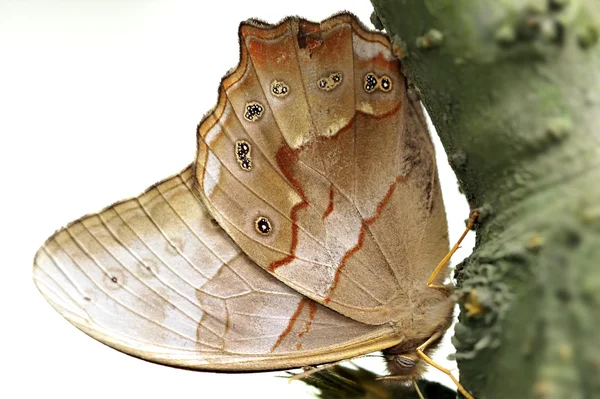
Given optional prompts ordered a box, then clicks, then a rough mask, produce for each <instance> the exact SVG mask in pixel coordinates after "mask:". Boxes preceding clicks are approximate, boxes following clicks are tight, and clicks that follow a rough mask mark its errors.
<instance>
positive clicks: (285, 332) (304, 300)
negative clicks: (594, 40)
mask: <svg viewBox="0 0 600 399" xmlns="http://www.w3.org/2000/svg"><path fill="white" fill-rule="evenodd" d="M308 300H309V299H308V298H302V299H301V300H300V302H298V308H296V311H295V312H294V314H293V315H292V317H290V321H289V322H288V325H287V327H286V328H285V330H283V332H282V333H281V334H280V335H279V338H277V342H275V345H273V347H272V348H271V352H273V351H274V350H275V349H277V347H278V346H279V345H280V344H281V343H282V342H283V340H284V339H285V337H287V336H288V334H289V333H290V332H291V331H292V328H294V324H296V320H298V317H299V316H300V313H302V309H303V308H304V305H305V304H306V303H307V302H308Z"/></svg>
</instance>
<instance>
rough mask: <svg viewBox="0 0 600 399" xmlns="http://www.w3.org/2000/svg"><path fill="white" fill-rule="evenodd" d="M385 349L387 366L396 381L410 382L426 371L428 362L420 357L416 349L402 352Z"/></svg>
mask: <svg viewBox="0 0 600 399" xmlns="http://www.w3.org/2000/svg"><path fill="white" fill-rule="evenodd" d="M388 351H389V349H388V350H386V351H384V356H385V359H386V361H387V367H388V370H389V372H390V375H391V376H393V380H394V381H401V382H410V381H412V380H413V379H418V378H419V377H420V376H421V375H423V373H424V372H425V367H426V363H425V362H424V361H423V360H421V358H419V356H418V355H417V352H416V350H415V351H413V352H405V353H401V354H391V353H389V352H388Z"/></svg>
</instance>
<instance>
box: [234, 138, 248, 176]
mask: <svg viewBox="0 0 600 399" xmlns="http://www.w3.org/2000/svg"><path fill="white" fill-rule="evenodd" d="M234 150H235V151H234V152H235V159H236V160H237V162H238V164H239V165H240V168H242V170H245V171H246V172H249V171H251V170H252V158H250V152H252V146H250V143H248V142H247V141H245V140H238V141H236V142H235V147H234Z"/></svg>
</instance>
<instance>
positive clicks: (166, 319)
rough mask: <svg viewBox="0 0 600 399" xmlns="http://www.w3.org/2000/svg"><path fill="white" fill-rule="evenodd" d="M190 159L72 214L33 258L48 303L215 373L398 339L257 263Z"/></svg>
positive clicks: (132, 345) (113, 340) (113, 338)
mask: <svg viewBox="0 0 600 399" xmlns="http://www.w3.org/2000/svg"><path fill="white" fill-rule="evenodd" d="M192 184H193V174H192V168H191V167H189V168H187V169H186V170H184V171H183V172H182V173H181V174H179V175H176V176H174V177H171V178H169V179H167V180H165V181H163V182H161V183H159V184H157V185H156V186H153V187H152V188H150V189H149V190H148V191H146V192H145V193H144V194H142V195H141V196H140V197H138V198H134V199H130V200H126V201H123V202H120V203H118V204H115V205H113V206H111V207H109V208H107V209H105V210H104V211H102V212H100V213H98V214H95V215H90V216H86V217H84V218H82V219H80V220H77V221H75V222H73V223H71V224H70V225H69V226H68V227H66V228H63V229H61V230H60V231H58V232H57V233H56V234H55V235H54V236H52V237H51V238H50V239H49V240H48V241H47V242H46V244H45V245H44V246H43V247H42V248H41V249H40V250H39V252H38V254H37V255H36V257H35V266H34V278H35V283H36V285H37V286H38V288H39V290H40V291H41V292H42V294H43V295H44V296H45V297H46V299H47V300H48V301H49V302H50V303H51V304H52V306H53V307H54V308H55V309H56V310H57V311H58V312H59V313H61V314H62V315H63V316H64V317H66V318H67V319H68V320H69V321H70V322H71V323H73V324H74V325H75V326H77V327H78V328H79V329H81V330H83V331H84V332H86V333H87V334H89V335H91V336H92V337H94V338H96V339H98V340H100V341H102V342H104V343H106V344H108V345H110V346H112V347H114V348H116V349H119V350H121V351H123V352H126V353H129V354H131V355H134V356H137V357H141V358H144V359H146V360H150V361H154V362H158V363H164V364H168V365H173V366H178V367H185V368H193V369H211V370H240V371H242V370H262V369H265V370H272V369H279V368H290V367H294V366H303V365H308V364H317V363H324V362H330V361H335V360H339V359H344V358H348V357H352V356H356V355H359V354H363V353H368V352H370V351H375V350H379V349H382V348H386V347H389V346H392V345H394V343H395V342H397V341H398V339H395V338H391V335H390V333H391V328H389V327H373V326H367V325H364V324H361V323H358V322H356V321H354V320H351V319H349V318H346V317H344V316H342V315H340V314H338V313H336V312H334V311H332V310H330V309H328V308H326V307H324V306H322V305H319V304H317V303H315V302H314V301H312V300H310V299H308V298H306V297H304V296H302V295H301V294H299V293H297V292H295V291H293V290H292V289H290V288H288V287H287V286H285V285H284V284H283V283H281V282H279V281H278V280H277V279H275V278H274V277H272V276H270V275H269V274H268V273H266V272H265V271H263V270H262V269H261V268H259V267H258V266H257V265H256V264H254V263H253V262H252V261H250V260H249V259H248V258H247V257H246V256H245V255H244V253H243V252H241V250H240V249H239V247H238V246H236V245H235V244H234V243H233V242H232V241H231V240H230V239H229V238H228V237H227V235H226V234H225V232H224V231H223V230H222V229H221V228H220V227H219V226H217V225H216V224H215V223H214V221H212V219H211V217H210V216H209V215H208V213H207V212H206V210H205V208H204V206H203V205H202V203H201V202H200V200H199V199H197V198H196V196H195V195H194V193H193V191H192V188H191V187H192Z"/></svg>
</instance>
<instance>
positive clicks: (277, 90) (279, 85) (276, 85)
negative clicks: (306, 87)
mask: <svg viewBox="0 0 600 399" xmlns="http://www.w3.org/2000/svg"><path fill="white" fill-rule="evenodd" d="M289 93H290V87H289V86H288V85H287V84H286V83H285V82H284V81H282V80H274V81H273V82H272V83H271V94H273V95H274V96H275V97H285V96H287V95H288V94H289Z"/></svg>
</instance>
